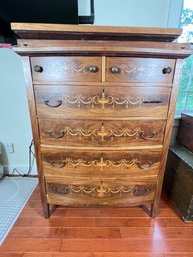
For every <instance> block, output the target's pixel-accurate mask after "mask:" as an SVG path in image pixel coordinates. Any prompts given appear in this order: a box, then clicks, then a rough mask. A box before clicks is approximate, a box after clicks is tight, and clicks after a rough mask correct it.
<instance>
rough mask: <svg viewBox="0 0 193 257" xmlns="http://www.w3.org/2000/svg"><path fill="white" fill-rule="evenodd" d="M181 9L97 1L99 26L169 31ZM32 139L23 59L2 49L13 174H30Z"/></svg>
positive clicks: (3, 111)
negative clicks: (17, 170)
mask: <svg viewBox="0 0 193 257" xmlns="http://www.w3.org/2000/svg"><path fill="white" fill-rule="evenodd" d="M181 1H182V0H180V2H181ZM175 3H176V4H175ZM79 5H80V9H79V10H80V12H79V14H81V15H84V14H89V0H79ZM179 8H180V7H179V1H176V0H146V1H143V0H119V1H117V0H105V1H104V0H95V25H116V26H118V25H121V26H141V27H144V26H145V27H167V26H168V25H170V24H172V21H174V20H176V18H175V17H176V16H175V15H174V16H173V18H172V19H171V18H170V17H171V14H173V13H174V12H175V13H179ZM178 16H179V15H178ZM173 24H174V23H173ZM175 24H178V23H175ZM31 139H32V135H31V128H30V120H29V114H28V107H27V98H26V91H25V83H24V76H23V70H22V64H21V59H20V57H19V56H17V55H16V54H15V53H13V52H12V51H11V50H8V49H0V142H2V144H6V143H8V142H12V143H14V146H15V153H13V154H10V155H7V156H6V154H5V151H4V154H3V159H2V160H1V162H2V163H3V164H4V165H5V166H6V165H8V166H9V170H10V172H11V171H12V169H13V167H16V168H20V169H21V170H22V171H24V172H25V171H27V166H28V147H29V144H30V142H31ZM35 170H36V167H34V171H35Z"/></svg>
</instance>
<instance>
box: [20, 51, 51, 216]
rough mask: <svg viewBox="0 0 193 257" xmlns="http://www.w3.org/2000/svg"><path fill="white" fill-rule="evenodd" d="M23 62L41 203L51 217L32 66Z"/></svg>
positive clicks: (25, 60)
mask: <svg viewBox="0 0 193 257" xmlns="http://www.w3.org/2000/svg"><path fill="white" fill-rule="evenodd" d="M22 62H23V69H24V76H25V82H26V89H27V99H28V105H29V112H30V119H31V127H32V134H33V140H34V148H35V155H36V162H37V169H38V178H39V187H40V196H41V202H42V207H43V212H44V216H45V217H49V205H48V203H47V196H46V195H47V193H46V184H45V178H44V174H43V169H42V160H41V152H40V140H39V128H38V122H37V118H36V105H35V99H34V90H33V84H32V77H31V65H30V59H29V57H27V56H25V57H22Z"/></svg>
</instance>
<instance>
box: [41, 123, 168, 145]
mask: <svg viewBox="0 0 193 257" xmlns="http://www.w3.org/2000/svg"><path fill="white" fill-rule="evenodd" d="M165 123H166V121H165V120H148V121H143V120H141V121H122V120H116V121H114V120H109V121H105V120H63V119H61V120H60V119H58V120H57V119H54V120H53V119H39V127H40V140H41V143H42V144H50V145H58V144H59V145H63V146H66V145H68V146H73V147H77V146H85V145H89V146H96V147H103V146H104V147H108V146H111V147H112V146H116V147H119V146H124V147H128V146H136V145H139V146H151V145H161V144H162V142H163V135H164V130H165Z"/></svg>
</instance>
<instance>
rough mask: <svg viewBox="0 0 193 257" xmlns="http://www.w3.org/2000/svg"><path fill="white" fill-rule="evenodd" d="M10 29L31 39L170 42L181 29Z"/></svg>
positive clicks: (25, 26)
mask: <svg viewBox="0 0 193 257" xmlns="http://www.w3.org/2000/svg"><path fill="white" fill-rule="evenodd" d="M11 28H12V30H13V31H14V32H15V33H16V34H18V35H19V36H20V37H21V38H32V39H84V40H96V39H97V40H123V41H127V40H134V41H140V40H141V41H160V42H161V41H162V42H171V41H173V40H175V39H176V38H177V37H179V36H180V35H181V33H182V29H177V28H175V29H170V28H142V27H140V28H137V27H118V26H117V27H115V26H81V25H64V24H42V23H36V24H35V23H11Z"/></svg>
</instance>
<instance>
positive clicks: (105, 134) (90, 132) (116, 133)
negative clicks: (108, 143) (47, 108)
mask: <svg viewBox="0 0 193 257" xmlns="http://www.w3.org/2000/svg"><path fill="white" fill-rule="evenodd" d="M48 135H49V136H50V137H53V138H62V137H64V136H67V137H68V136H72V137H78V138H79V139H81V137H92V140H93V139H95V140H98V141H101V142H104V141H105V140H107V139H111V140H113V138H120V137H123V138H126V137H136V139H137V138H138V137H140V138H141V139H144V140H151V139H154V138H156V137H157V135H158V132H155V131H152V132H151V135H150V136H147V135H146V134H145V132H144V131H143V130H141V129H140V128H135V129H128V128H122V129H118V130H116V129H112V128H108V127H106V126H104V124H103V123H102V125H101V127H100V128H99V129H84V128H79V127H78V128H75V129H73V128H70V127H65V128H64V129H63V130H60V131H59V132H57V133H53V132H52V131H51V130H49V131H48Z"/></svg>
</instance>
